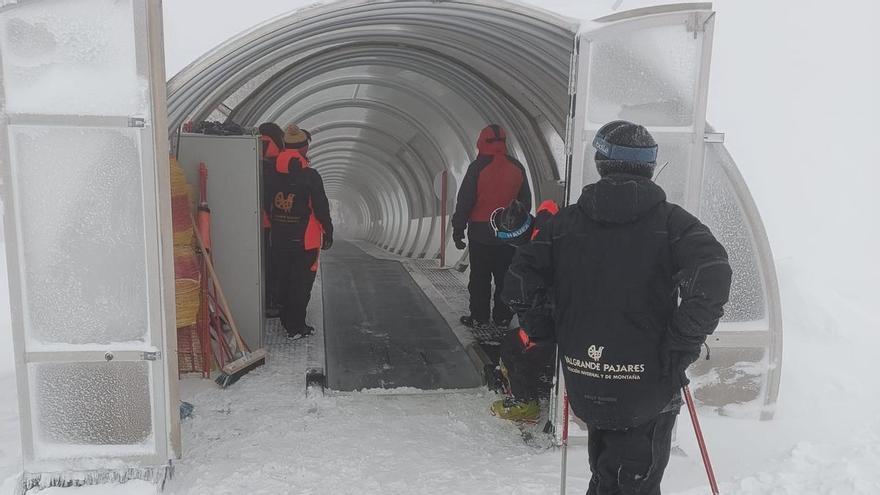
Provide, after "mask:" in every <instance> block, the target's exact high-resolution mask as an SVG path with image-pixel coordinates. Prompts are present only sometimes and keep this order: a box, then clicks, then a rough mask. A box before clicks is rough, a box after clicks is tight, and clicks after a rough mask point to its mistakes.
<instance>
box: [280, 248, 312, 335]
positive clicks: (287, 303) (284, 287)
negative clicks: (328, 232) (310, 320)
mask: <svg viewBox="0 0 880 495" xmlns="http://www.w3.org/2000/svg"><path fill="white" fill-rule="evenodd" d="M317 262H318V250H317V249H311V250H308V251H306V250H304V249H296V250H293V251H290V250H282V249H275V250H273V256H272V269H273V270H274V271H275V275H274V278H275V283H276V288H277V290H276V292H275V296H276V297H277V302H278V303H280V304H281V326H283V327H284V329H285V330H287V332H288V333H299V332H301V331H302V330H303V328H304V327H305V324H306V308H308V306H309V300H310V299H311V298H312V285H314V283H315V275H316V273H317Z"/></svg>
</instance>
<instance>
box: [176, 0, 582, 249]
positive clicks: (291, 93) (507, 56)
mask: <svg viewBox="0 0 880 495" xmlns="http://www.w3.org/2000/svg"><path fill="white" fill-rule="evenodd" d="M501 7H503V8H501ZM577 27H578V23H577V22H576V21H574V20H571V19H567V18H564V17H561V16H558V15H555V14H551V13H547V12H544V11H541V10H539V9H535V8H531V7H525V6H520V5H516V4H511V3H507V2H498V1H473V0H472V1H456V2H442V3H435V2H427V1H393V2H383V1H380V2H366V1H362V0H348V1H340V2H334V3H330V4H326V5H322V6H318V7H313V8H309V9H304V10H299V11H296V12H293V13H291V14H288V15H286V16H284V17H282V18H279V19H277V20H274V21H272V22H269V23H267V24H264V25H262V26H259V27H257V28H255V29H254V30H252V31H250V32H247V33H245V34H242V35H240V36H238V37H237V38H234V39H232V40H230V41H228V42H227V43H225V44H223V45H221V46H219V47H218V48H217V49H215V50H213V51H212V52H210V53H209V54H207V55H206V56H204V57H203V58H202V59H200V60H198V61H197V62H195V63H193V64H192V65H190V66H189V67H187V68H186V69H184V70H183V71H181V72H180V73H179V74H177V75H176V76H175V77H174V78H173V79H171V81H170V82H169V84H168V93H169V122H170V127H171V129H175V128H176V127H177V126H178V125H180V124H181V123H182V122H184V121H186V120H190V119H192V120H203V119H207V118H212V116H213V118H216V119H223V118H225V117H227V116H228V117H229V118H231V119H232V120H233V121H235V122H237V123H239V124H241V125H244V126H255V125H257V124H259V123H260V122H264V121H275V122H278V123H280V124H282V125H283V124H284V123H286V122H297V123H299V124H300V125H301V126H303V127H304V128H307V129H310V130H311V131H312V134H313V136H314V141H313V144H312V151H311V154H312V161H313V166H314V167H315V168H316V169H318V170H319V171H321V173H322V175H324V177H325V182H326V185H327V190H328V194H329V195H330V196H331V199H335V200H337V201H338V208H339V209H340V211H341V212H342V213H341V215H340V216H341V217H342V218H343V219H344V221H343V227H344V228H345V227H348V228H350V230H351V233H353V234H356V235H362V236H367V237H371V238H373V240H375V241H377V242H379V243H380V244H382V245H383V246H386V247H392V248H393V249H395V250H396V251H398V252H401V253H403V254H407V255H415V256H419V255H426V254H427V255H430V254H431V253H436V251H437V250H438V248H439V245H440V241H439V239H435V238H434V237H435V235H434V232H435V230H436V229H435V228H433V227H434V226H435V225H434V224H435V223H436V220H434V218H433V217H434V216H435V215H436V212H437V203H438V201H437V199H436V196H435V193H434V191H433V183H434V178H435V177H436V176H437V174H438V173H439V172H440V171H441V170H444V169H445V170H449V171H450V172H451V175H452V179H453V181H457V180H460V178H461V177H462V176H463V174H464V167H465V166H466V165H467V163H468V162H469V161H470V159H471V158H473V155H474V153H475V149H474V144H475V141H476V136H477V134H478V132H479V130H480V129H481V128H482V127H483V126H485V125H486V124H488V123H498V124H500V125H502V126H504V127H506V128H507V129H508V130H509V133H510V135H511V136H512V138H511V140H510V146H511V151H512V152H513V153H514V154H515V155H516V156H517V157H518V158H520V159H521V160H522V161H523V162H524V163H527V164H530V165H531V167H530V172H531V177H530V180H531V182H532V186H533V190H534V193H535V194H536V196H555V197H558V196H559V195H560V194H561V188H560V187H559V186H558V185H557V183H556V180H557V179H558V177H559V166H561V164H559V163H558V162H559V161H560V152H561V138H560V137H559V136H561V135H562V134H563V133H564V130H565V120H566V117H567V114H568V94H567V86H568V76H569V74H568V71H569V63H570V54H571V48H572V45H573V42H574V36H575V33H576V32H577ZM218 108H220V109H222V110H223V113H224V114H225V115H221V114H217V113H216V112H217V110H218ZM353 185H354V187H353ZM362 186H365V187H362ZM450 189H454V188H450ZM348 220H351V221H348ZM389 224H393V225H396V226H399V227H400V228H401V229H402V232H389V230H391V229H388V225H389ZM393 230H397V229H396V228H395V229H393Z"/></svg>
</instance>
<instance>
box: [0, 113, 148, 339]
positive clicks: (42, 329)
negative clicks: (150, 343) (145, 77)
mask: <svg viewBox="0 0 880 495" xmlns="http://www.w3.org/2000/svg"><path fill="white" fill-rule="evenodd" d="M139 132H140V131H137V130H133V129H127V128H126V129H112V128H70V127H10V142H11V151H12V160H11V165H12V176H13V187H15V189H16V191H17V192H18V194H17V195H16V199H17V205H16V211H17V212H18V219H17V223H18V225H19V229H20V238H19V252H20V253H21V260H20V266H19V269H20V275H21V277H22V280H21V282H22V287H23V288H24V291H23V292H24V313H25V314H24V320H25V330H26V334H27V336H28V337H29V341H30V345H31V346H32V345H34V344H37V343H70V344H95V343H97V344H109V343H112V342H128V341H135V340H138V341H142V340H144V339H145V335H146V332H147V326H148V325H147V282H146V273H145V272H146V267H145V256H146V252H145V250H144V242H145V240H144V203H143V199H142V198H143V196H142V192H141V190H142V187H143V184H142V182H141V166H140V148H139V144H138V134H139Z"/></svg>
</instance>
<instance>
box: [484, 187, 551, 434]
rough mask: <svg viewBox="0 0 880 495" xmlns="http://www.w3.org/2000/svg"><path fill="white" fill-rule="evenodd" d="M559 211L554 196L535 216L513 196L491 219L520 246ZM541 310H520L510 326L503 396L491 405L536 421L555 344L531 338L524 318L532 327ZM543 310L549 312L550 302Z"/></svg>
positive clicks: (511, 416) (504, 344)
mask: <svg viewBox="0 0 880 495" xmlns="http://www.w3.org/2000/svg"><path fill="white" fill-rule="evenodd" d="M557 213H559V206H558V205H557V204H556V202H555V201H553V200H551V199H548V200H546V201H544V202H543V203H541V205H540V206H538V209H537V211H536V212H535V215H534V216H532V215H530V214H529V211H528V210H527V209H526V208H525V206H524V205H523V204H521V203H520V202H519V201H516V200H514V201H513V202H511V204H510V205H509V206H508V207H507V208H504V209H503V210H498V211H497V212H496V213H493V214H492V218H491V219H490V223H491V224H492V229H493V230H494V231H495V237H497V238H498V239H500V240H502V241H504V242H506V243H508V244H510V245H512V246H521V245H523V244H525V243H527V242H529V241H531V240H532V239H534V238H535V237H537V235H538V234H539V233H540V232H541V229H542V228H543V226H544V224H546V223H547V222H549V221H550V219H551V218H553V215H556V214H557ZM538 310H539V309H538V308H529V309H528V311H520V312H518V313H517V316H518V317H519V321H520V322H521V324H520V327H519V328H514V329H513V330H510V331H509V332H507V333H506V334H505V335H504V336H503V337H502V338H501V342H500V344H501V345H500V351H501V353H500V356H499V359H498V363H497V372H496V373H497V380H496V383H497V384H498V385H499V386H500V389H501V391H502V392H503V393H504V397H503V398H502V399H500V400H496V401H494V402H493V403H492V406H491V407H490V408H489V410H490V411H491V413H492V415H494V416H497V417H499V418H502V419H508V420H511V421H516V422H526V423H529V422H535V421H537V420H538V418H539V417H540V414H541V405H540V402H541V400H543V399H546V398H548V397H549V396H550V390H551V388H552V387H551V385H552V383H553V375H554V368H555V367H554V364H555V361H554V358H555V357H556V346H555V345H553V344H552V343H548V342H539V343H535V342H532V341H531V340H530V339H529V335H528V333H527V332H526V331H525V330H524V329H523V328H522V322H527V323H529V324H530V326H531V327H533V328H534V327H535V326H536V325H537V324H541V323H538V322H536V321H535V319H534V318H532V316H533V315H534V314H536V313H537V312H538ZM540 310H543V311H545V312H547V311H548V310H549V306H548V307H545V308H540ZM543 324H550V325H552V324H553V321H552V319H546V321H545V323H543ZM538 333H540V331H539V332H538ZM545 333H546V332H545Z"/></svg>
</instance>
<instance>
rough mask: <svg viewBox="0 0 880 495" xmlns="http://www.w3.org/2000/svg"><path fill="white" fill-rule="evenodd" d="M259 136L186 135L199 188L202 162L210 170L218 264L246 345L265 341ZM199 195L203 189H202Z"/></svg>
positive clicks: (184, 153) (186, 161)
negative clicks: (200, 164)
mask: <svg viewBox="0 0 880 495" xmlns="http://www.w3.org/2000/svg"><path fill="white" fill-rule="evenodd" d="M257 143H258V141H257V139H256V138H255V137H253V136H206V135H202V134H184V135H183V136H182V137H181V138H180V166H181V167H182V168H183V170H184V171H185V172H186V175H187V180H188V181H189V183H190V184H191V185H193V186H194V187H196V188H197V187H198V183H199V163H200V162H204V163H205V164H206V166H207V167H208V204H209V205H210V207H211V238H212V244H213V248H214V250H213V255H214V264H215V266H216V267H217V275H218V277H219V278H220V283H221V284H222V285H223V291H224V292H225V293H226V297H227V298H228V299H229V305H230V310H231V311H232V315H233V317H234V318H235V323H236V325H238V327H239V330H240V331H241V334H242V336H243V337H244V341H245V342H246V343H247V344H248V345H249V346H251V347H252V348H257V347H260V346H261V345H262V342H263V321H264V319H263V294H264V290H263V289H264V288H263V270H262V266H263V248H262V246H263V226H262V214H261V213H260V212H261V208H260V207H261V205H260V198H261V193H260V187H261V186H260V184H261V177H260V174H261V168H260V167H261V165H260V159H259V155H258V153H259V152H258V147H257V146H258V145H257ZM196 191H198V189H196Z"/></svg>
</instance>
